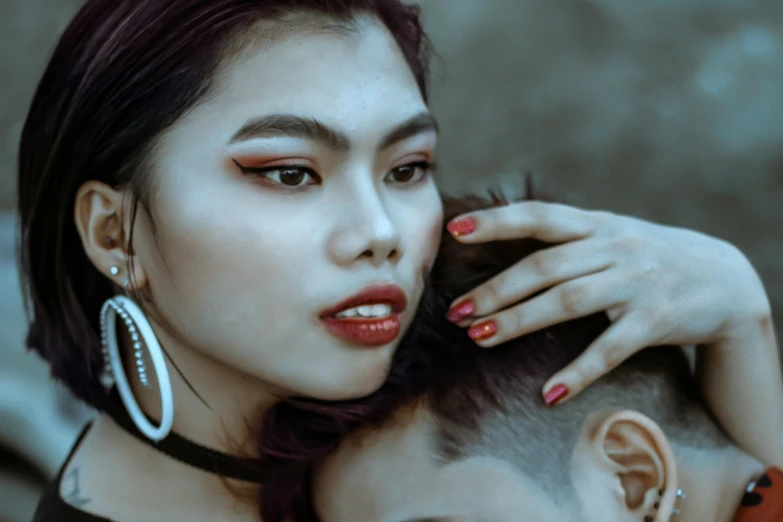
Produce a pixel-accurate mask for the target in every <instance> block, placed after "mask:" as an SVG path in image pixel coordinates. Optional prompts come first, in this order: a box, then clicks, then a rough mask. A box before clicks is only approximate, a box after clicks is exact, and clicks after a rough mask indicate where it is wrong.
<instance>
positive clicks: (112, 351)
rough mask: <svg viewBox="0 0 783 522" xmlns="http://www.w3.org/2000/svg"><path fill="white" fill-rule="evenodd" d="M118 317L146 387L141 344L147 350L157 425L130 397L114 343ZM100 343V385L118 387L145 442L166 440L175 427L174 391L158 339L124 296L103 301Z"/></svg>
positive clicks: (145, 319)
mask: <svg viewBox="0 0 783 522" xmlns="http://www.w3.org/2000/svg"><path fill="white" fill-rule="evenodd" d="M117 315H119V316H120V318H121V319H122V320H123V322H124V323H125V326H126V327H127V328H128V332H129V334H130V336H131V340H132V341H133V348H134V351H135V353H136V365H137V368H138V370H139V379H140V380H141V381H142V384H144V383H145V382H146V384H144V385H145V386H146V387H149V382H148V380H147V374H146V368H145V366H144V360H143V352H142V350H141V349H142V344H141V343H142V342H143V343H144V345H145V346H146V347H147V353H148V354H149V357H150V360H151V361H152V366H153V367H154V368H155V376H156V377H157V379H158V386H159V391H160V402H161V420H160V425H159V426H155V425H154V424H152V423H151V422H150V421H149V419H148V418H147V416H146V415H145V414H144V412H143V411H142V410H141V407H140V406H139V403H138V402H136V398H135V397H134V396H133V390H131V387H130V384H129V383H128V378H127V376H126V375H125V370H124V368H123V366H122V356H121V355H120V347H119V342H118V341H117V323H116V318H117ZM100 322H101V344H102V345H103V356H104V362H105V368H104V374H103V375H102V376H101V382H102V383H103V384H104V386H106V387H107V388H110V387H111V385H112V384H114V383H116V384H117V390H118V391H119V393H120V398H121V399H122V402H123V404H125V408H126V409H127V410H128V414H129V415H130V418H131V420H132V421H133V423H134V424H135V425H136V427H137V428H138V429H139V431H141V432H142V433H143V434H144V435H145V436H146V437H147V438H148V439H150V440H153V441H156V442H157V441H159V440H161V439H164V438H166V436H167V435H168V434H169V433H170V432H171V427H172V425H173V424H174V392H173V390H172V388H171V379H170V377H169V370H168V367H167V366H166V359H165V358H164V356H163V349H162V348H161V347H160V343H159V342H158V338H157V337H156V336H155V332H154V331H153V330H152V326H151V325H150V323H149V321H148V320H147V317H146V316H145V315H144V312H142V311H141V309H140V308H139V307H138V306H137V305H136V303H134V302H133V301H132V300H131V299H129V298H127V297H125V296H121V295H118V296H114V297H112V298H109V299H107V300H106V302H104V303H103V307H102V308H101V319H100Z"/></svg>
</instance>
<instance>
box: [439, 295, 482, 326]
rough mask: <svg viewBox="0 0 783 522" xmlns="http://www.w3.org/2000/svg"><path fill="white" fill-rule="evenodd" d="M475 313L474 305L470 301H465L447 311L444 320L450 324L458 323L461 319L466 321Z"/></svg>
mask: <svg viewBox="0 0 783 522" xmlns="http://www.w3.org/2000/svg"><path fill="white" fill-rule="evenodd" d="M475 313H476V305H475V304H474V303H473V301H472V300H471V299H465V300H462V301H460V302H459V303H457V304H455V305H454V306H452V307H451V310H449V313H448V314H447V315H446V318H447V319H448V320H449V321H451V322H452V323H458V322H460V321H462V320H463V319H468V318H469V317H472V316H473V314H475Z"/></svg>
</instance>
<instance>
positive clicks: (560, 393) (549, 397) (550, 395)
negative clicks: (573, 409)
mask: <svg viewBox="0 0 783 522" xmlns="http://www.w3.org/2000/svg"><path fill="white" fill-rule="evenodd" d="M566 395H568V386H566V385H564V384H557V385H555V386H553V387H552V389H551V390H549V391H548V392H547V393H546V395H544V402H546V405H547V406H554V405H555V404H557V403H558V402H560V401H562V400H563V398H564V397H565V396H566Z"/></svg>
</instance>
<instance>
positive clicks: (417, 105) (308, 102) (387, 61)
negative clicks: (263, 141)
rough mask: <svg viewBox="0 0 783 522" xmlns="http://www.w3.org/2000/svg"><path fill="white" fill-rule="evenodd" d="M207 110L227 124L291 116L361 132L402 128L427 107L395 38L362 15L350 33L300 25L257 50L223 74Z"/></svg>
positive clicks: (349, 28)
mask: <svg viewBox="0 0 783 522" xmlns="http://www.w3.org/2000/svg"><path fill="white" fill-rule="evenodd" d="M205 108H206V109H208V110H210V112H211V113H212V115H219V116H220V117H221V118H222V119H232V118H233V119H237V120H244V119H246V118H248V117H250V116H257V115H260V114H265V113H286V114H295V115H300V116H305V117H312V118H315V119H318V120H319V121H324V122H326V123H328V124H332V125H335V126H340V127H341V128H344V130H346V131H350V130H351V129H346V128H345V127H350V126H353V127H355V128H356V130H357V131H359V130H364V129H361V127H362V126H365V125H373V124H382V125H388V123H389V121H388V120H389V119H393V120H394V121H395V123H396V122H397V120H401V119H405V118H407V117H409V116H411V115H414V114H417V113H419V112H422V111H424V110H426V104H425V103H424V100H423V99H422V97H421V93H420V91H419V88H418V85H417V83H416V79H415V77H414V75H413V73H412V71H411V69H410V67H409V66H408V64H407V62H406V61H405V58H404V56H403V54H402V51H401V50H400V49H399V47H398V45H397V43H396V41H395V40H394V37H393V36H392V35H391V33H389V31H388V30H387V29H386V27H385V26H384V25H383V24H382V23H381V22H380V21H379V20H377V19H376V18H374V17H371V16H368V15H359V16H357V18H356V20H355V21H354V22H352V23H349V24H348V25H347V26H346V28H338V29H331V28H324V27H321V28H320V29H319V28H315V27H313V24H307V25H304V26H302V28H301V29H297V26H296V25H295V24H294V25H293V26H292V27H288V28H286V29H285V31H284V32H282V33H281V34H278V35H277V36H275V37H273V38H272V39H271V40H266V41H264V42H263V43H262V44H250V45H249V46H248V47H247V48H246V49H245V51H244V52H243V53H242V54H241V55H240V57H239V58H237V59H235V60H233V61H232V62H230V63H229V64H228V66H227V67H226V69H225V70H224V71H223V73H222V74H221V76H220V80H219V85H218V89H216V94H215V95H214V96H213V97H212V98H211V99H210V100H209V101H208V103H207V104H205ZM341 124H342V125H341Z"/></svg>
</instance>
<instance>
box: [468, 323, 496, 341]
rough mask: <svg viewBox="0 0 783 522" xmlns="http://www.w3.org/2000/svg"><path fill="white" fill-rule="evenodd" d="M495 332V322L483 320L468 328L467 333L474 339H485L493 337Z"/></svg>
mask: <svg viewBox="0 0 783 522" xmlns="http://www.w3.org/2000/svg"><path fill="white" fill-rule="evenodd" d="M497 332H498V325H496V324H495V321H484V322H483V323H479V324H477V325H476V326H472V327H470V329H468V335H469V336H470V338H471V339H473V340H474V341H486V340H487V339H490V338H491V337H494V336H495V334H496V333H497Z"/></svg>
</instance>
